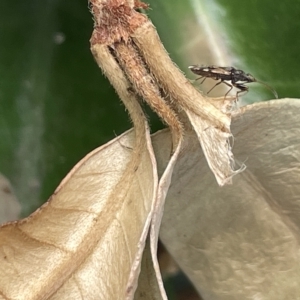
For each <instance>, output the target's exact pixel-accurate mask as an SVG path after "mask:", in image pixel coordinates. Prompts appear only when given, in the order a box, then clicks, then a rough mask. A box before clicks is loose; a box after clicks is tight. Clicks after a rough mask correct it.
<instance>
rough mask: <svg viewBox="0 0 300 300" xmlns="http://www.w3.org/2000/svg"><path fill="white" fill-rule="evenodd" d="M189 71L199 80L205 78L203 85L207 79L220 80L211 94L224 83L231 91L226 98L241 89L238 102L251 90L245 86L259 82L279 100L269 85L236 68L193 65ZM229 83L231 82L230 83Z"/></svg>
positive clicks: (237, 94)
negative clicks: (235, 89)
mask: <svg viewBox="0 0 300 300" xmlns="http://www.w3.org/2000/svg"><path fill="white" fill-rule="evenodd" d="M189 69H190V70H191V71H192V72H193V73H194V74H197V75H200V78H197V79H202V78H204V79H203V80H202V81H201V83H203V82H204V81H205V79H206V78H211V79H214V80H220V81H219V82H218V83H216V84H215V85H214V86H213V87H212V88H211V89H210V90H209V91H208V92H207V94H209V93H210V92H211V91H212V90H213V89H214V88H215V87H216V86H217V85H219V84H221V83H224V84H226V85H227V86H229V87H230V89H229V91H228V92H227V93H226V94H225V97H226V96H227V95H228V93H229V92H230V91H231V90H232V88H233V87H236V88H237V89H239V91H238V92H237V93H236V98H237V100H238V96H239V94H240V93H242V92H248V90H249V88H248V86H246V85H245V84H247V83H251V82H258V83H260V84H262V85H264V86H265V87H266V88H268V89H269V90H270V91H271V92H272V93H273V94H274V96H275V97H276V98H278V94H277V92H276V91H275V90H274V89H273V88H272V87H270V86H269V85H268V84H266V83H264V82H262V81H260V80H257V79H256V78H254V77H253V76H252V75H251V74H247V73H245V72H244V71H242V70H238V69H236V68H234V67H217V66H202V67H201V66H198V65H193V66H189ZM197 79H196V80H197ZM227 81H230V82H231V84H230V83H228V82H227Z"/></svg>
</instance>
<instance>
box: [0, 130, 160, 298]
mask: <svg viewBox="0 0 300 300" xmlns="http://www.w3.org/2000/svg"><path fill="white" fill-rule="evenodd" d="M144 136H146V135H144ZM133 138H134V134H133V132H131V133H130V134H127V135H124V136H123V137H121V138H117V139H116V140H115V141H112V142H110V143H108V144H106V145H105V146H103V147H101V148H99V149H96V150H95V151H93V152H91V153H90V154H89V155H87V157H85V158H84V159H83V160H82V161H81V162H79V163H78V164H77V165H76V166H75V167H74V169H73V170H72V171H71V172H70V173H69V174H68V176H67V177H66V178H65V179H64V180H63V182H62V183H61V185H60V186H59V187H58V188H57V190H56V191H55V193H54V195H53V196H52V197H51V199H50V200H49V201H48V202H47V203H45V204H44V205H43V206H42V207H41V208H40V209H39V210H37V211H36V212H35V213H33V214H32V215H31V216H29V217H28V218H27V219H24V220H21V221H19V222H13V223H8V224H6V225H4V226H2V227H1V230H0V274H1V276H0V299H20V300H21V299H24V300H30V299H39V300H40V299H60V300H62V299H125V297H126V296H127V295H128V294H131V295H132V298H133V292H134V290H135V288H136V285H137V279H138V273H139V268H140V262H141V256H142V251H143V248H144V244H145V240H146V236H147V233H148V228H149V225H150V221H151V213H152V211H151V210H152V207H153V201H154V199H155V195H156V190H157V187H156V184H157V177H156V176H157V175H156V173H157V172H156V167H155V162H154V160H153V156H152V155H151V153H150V152H149V151H147V150H146V148H145V147H144V148H143V149H139V150H140V151H139V152H138V151H136V150H132V148H131V149H130V147H132V146H133V144H134V143H133ZM147 144H148V146H149V142H147ZM125 146H127V147H129V148H126V147H125ZM132 298H131V299H132ZM128 299H129V298H128Z"/></svg>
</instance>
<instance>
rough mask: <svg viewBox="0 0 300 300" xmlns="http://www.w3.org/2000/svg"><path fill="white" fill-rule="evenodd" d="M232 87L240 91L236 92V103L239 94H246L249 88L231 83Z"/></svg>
mask: <svg viewBox="0 0 300 300" xmlns="http://www.w3.org/2000/svg"><path fill="white" fill-rule="evenodd" d="M233 85H234V86H235V87H236V88H237V89H240V90H239V91H238V92H236V101H238V100H239V94H240V93H243V92H246V93H248V90H249V88H248V87H247V86H245V85H243V84H241V83H233Z"/></svg>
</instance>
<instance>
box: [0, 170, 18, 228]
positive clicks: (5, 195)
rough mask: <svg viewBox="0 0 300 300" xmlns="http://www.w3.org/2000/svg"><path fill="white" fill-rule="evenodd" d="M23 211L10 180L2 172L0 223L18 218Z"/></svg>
mask: <svg viewBox="0 0 300 300" xmlns="http://www.w3.org/2000/svg"><path fill="white" fill-rule="evenodd" d="M20 211H21V205H20V203H19V202H18V200H17V199H16V196H15V195H14V193H13V189H12V187H11V184H10V182H9V181H8V179H7V178H6V177H4V176H3V175H2V174H1V173H0V224H1V223H4V222H7V221H11V220H16V219H17V218H18V216H19V213H20Z"/></svg>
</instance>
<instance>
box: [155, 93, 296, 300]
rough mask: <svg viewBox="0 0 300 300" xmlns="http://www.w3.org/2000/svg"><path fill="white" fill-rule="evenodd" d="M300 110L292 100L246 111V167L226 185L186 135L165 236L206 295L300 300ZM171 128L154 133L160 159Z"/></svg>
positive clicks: (238, 119)
mask: <svg viewBox="0 0 300 300" xmlns="http://www.w3.org/2000/svg"><path fill="white" fill-rule="evenodd" d="M299 113H300V102H299V100H293V99H286V100H280V101H279V100H278V101H269V102H263V103H257V104H253V105H250V106H247V107H244V108H242V109H240V111H239V112H238V113H237V114H236V115H235V116H234V118H233V124H232V131H233V134H234V137H235V138H234V147H233V150H234V151H233V152H234V154H235V157H236V158H237V159H238V160H239V161H240V162H241V164H242V163H244V162H245V164H246V165H247V169H246V170H245V171H244V172H242V173H241V174H239V175H237V176H236V177H235V178H234V183H233V185H232V186H225V187H223V188H220V187H218V186H217V184H216V182H215V180H214V178H213V176H212V174H211V172H210V171H209V168H208V166H207V162H206V160H205V158H204V156H203V154H201V153H199V151H198V150H197V145H196V142H195V140H194V139H193V137H186V145H188V146H185V147H184V150H183V153H182V154H181V156H180V159H179V160H178V164H177V165H176V168H175V170H174V175H173V179H172V185H171V187H170V190H169V194H168V197H167V200H166V206H165V214H164V218H163V222H162V227H161V238H162V241H163V243H164V245H165V246H166V247H167V249H168V250H169V252H170V253H171V254H172V256H173V257H174V258H175V260H176V261H177V263H178V264H179V265H180V267H181V268H182V269H183V271H184V272H185V273H186V274H187V275H188V276H189V278H190V279H191V280H192V282H193V283H194V285H195V287H196V288H197V289H198V291H199V292H200V293H201V295H202V296H203V298H204V299H222V300H227V299H228V300H229V299H230V300H233V299H239V300H240V299H262V300H263V299H272V300H277V299H278V300H279V299H280V300H282V299H298V298H299V294H300V288H299V284H298V283H299V276H300V263H299V261H300V251H299V237H300V222H299V220H300V215H299V212H300V208H299V195H300V189H299V187H300V185H299V178H300V163H299V161H300V147H299V144H300V134H299V133H300V129H299V128H300V119H299ZM165 134H166V133H162V134H160V135H157V136H156V137H155V139H154V145H155V148H156V152H157V158H158V159H159V158H160V153H161V152H162V151H164V150H163V149H162V146H161V143H162V141H163V140H164V139H165ZM158 145H159V147H158ZM158 163H159V165H160V164H162V163H163V162H161V161H158Z"/></svg>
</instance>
